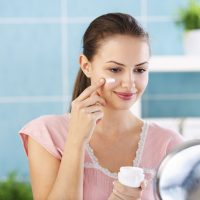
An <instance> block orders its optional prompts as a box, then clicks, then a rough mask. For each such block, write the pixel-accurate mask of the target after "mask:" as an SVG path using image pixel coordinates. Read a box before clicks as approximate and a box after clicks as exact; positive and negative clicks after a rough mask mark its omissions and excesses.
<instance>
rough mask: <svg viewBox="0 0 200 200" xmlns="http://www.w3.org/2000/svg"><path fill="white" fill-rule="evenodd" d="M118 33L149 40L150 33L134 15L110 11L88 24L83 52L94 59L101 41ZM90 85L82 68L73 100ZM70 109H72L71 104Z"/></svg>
mask: <svg viewBox="0 0 200 200" xmlns="http://www.w3.org/2000/svg"><path fill="white" fill-rule="evenodd" d="M116 34H121V35H130V36H135V37H143V38H146V39H147V42H149V36H148V33H147V32H145V31H144V29H143V28H142V27H141V26H140V25H139V23H138V22H137V20H136V19H135V18H134V17H132V16H131V15H128V14H124V13H108V14H105V15H101V16H99V17H97V18H96V19H94V20H93V21H92V22H91V23H90V25H89V26H88V28H87V30H86V31H85V34H84V35H83V54H84V55H85V56H86V57H87V59H88V60H89V61H92V59H93V57H94V55H95V54H96V53H97V50H98V49H99V48H100V45H101V41H102V40H103V39H105V38H107V37H109V36H113V35H116ZM90 85H91V82H90V79H89V78H87V76H86V75H85V74H84V73H83V71H82V69H81V68H80V69H79V72H78V75H77V77H76V81H75V85H74V90H73V94H72V100H71V101H73V100H74V99H76V98H77V97H78V96H79V95H80V94H81V93H82V92H83V90H85V89H86V88H87V87H88V86H90ZM69 111H71V106H70V109H69Z"/></svg>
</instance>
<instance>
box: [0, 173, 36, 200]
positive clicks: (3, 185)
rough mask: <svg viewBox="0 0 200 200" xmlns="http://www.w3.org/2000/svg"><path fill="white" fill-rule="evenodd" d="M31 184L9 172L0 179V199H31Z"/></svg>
mask: <svg viewBox="0 0 200 200" xmlns="http://www.w3.org/2000/svg"><path fill="white" fill-rule="evenodd" d="M32 199H33V197H32V191H31V186H30V184H29V183H28V182H26V181H22V180H20V179H19V178H18V177H17V173H16V172H11V173H10V174H9V175H8V177H7V178H6V179H5V180H0V200H32Z"/></svg>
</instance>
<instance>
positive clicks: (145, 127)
mask: <svg viewBox="0 0 200 200" xmlns="http://www.w3.org/2000/svg"><path fill="white" fill-rule="evenodd" d="M147 130H148V124H147V122H144V124H143V126H142V131H141V134H140V139H139V142H138V148H137V151H136V157H135V159H134V160H133V166H134V167H137V166H139V164H140V161H141V157H142V152H143V149H144V143H145V140H146V135H147ZM86 150H87V152H88V154H89V156H90V158H91V159H92V161H93V163H85V164H84V166H85V167H86V168H95V169H98V170H100V171H101V172H103V173H104V174H105V175H107V176H109V177H111V178H117V173H116V172H111V171H110V170H109V169H107V168H104V167H102V166H101V165H100V164H99V162H98V159H97V157H96V156H95V155H94V151H93V149H92V148H91V147H90V145H89V143H86Z"/></svg>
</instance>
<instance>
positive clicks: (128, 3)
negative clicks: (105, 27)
mask: <svg viewBox="0 0 200 200" xmlns="http://www.w3.org/2000/svg"><path fill="white" fill-rule="evenodd" d="M140 6H141V4H140V0H134V1H133V0H124V1H123V2H122V1H114V0H111V1H107V0H102V1H98V0H96V1H93V0H85V1H84V2H83V1H81V0H74V1H73V0H69V1H67V8H68V10H67V11H68V12H67V13H68V16H69V17H96V16H99V15H102V14H104V13H108V12H127V13H130V14H133V15H140ZM75 8H76V9H75Z"/></svg>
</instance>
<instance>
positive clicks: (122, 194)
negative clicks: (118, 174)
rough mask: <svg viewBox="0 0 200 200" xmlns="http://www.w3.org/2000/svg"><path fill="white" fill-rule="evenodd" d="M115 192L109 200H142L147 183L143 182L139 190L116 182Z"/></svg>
mask: <svg viewBox="0 0 200 200" xmlns="http://www.w3.org/2000/svg"><path fill="white" fill-rule="evenodd" d="M113 184H114V188H113V192H112V194H111V195H110V197H109V198H108V200H140V199H141V196H142V191H143V190H144V189H145V187H146V181H143V182H142V183H141V185H140V187H138V188H133V187H128V186H125V185H123V184H121V183H120V182H119V181H114V182H113Z"/></svg>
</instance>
